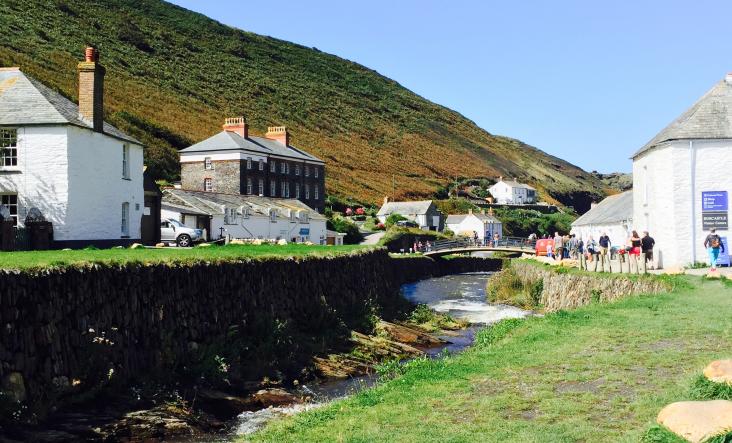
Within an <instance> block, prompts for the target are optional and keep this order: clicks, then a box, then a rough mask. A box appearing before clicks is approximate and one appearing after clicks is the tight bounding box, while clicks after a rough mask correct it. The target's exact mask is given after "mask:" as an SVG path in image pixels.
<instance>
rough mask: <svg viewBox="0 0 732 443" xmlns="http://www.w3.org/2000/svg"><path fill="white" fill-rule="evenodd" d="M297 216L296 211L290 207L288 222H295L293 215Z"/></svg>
mask: <svg viewBox="0 0 732 443" xmlns="http://www.w3.org/2000/svg"><path fill="white" fill-rule="evenodd" d="M296 216H297V213H296V212H295V211H293V210H292V209H290V223H295V217H296Z"/></svg>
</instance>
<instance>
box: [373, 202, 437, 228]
mask: <svg viewBox="0 0 732 443" xmlns="http://www.w3.org/2000/svg"><path fill="white" fill-rule="evenodd" d="M391 214H399V215H401V216H402V217H404V218H406V219H407V220H410V221H413V222H415V223H417V225H419V228H420V229H423V230H430V231H442V229H443V228H444V226H443V224H444V219H443V216H442V212H440V211H439V210H438V209H437V206H435V204H434V202H432V200H422V201H412V202H390V201H389V198H388V197H386V198H384V204H383V205H382V206H381V208H379V212H377V213H376V218H378V219H379V221H380V222H381V223H386V219H387V218H389V216H390V215H391Z"/></svg>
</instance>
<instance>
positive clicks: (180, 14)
mask: <svg viewBox="0 0 732 443" xmlns="http://www.w3.org/2000/svg"><path fill="white" fill-rule="evenodd" d="M0 29H3V30H4V32H1V33H0V66H20V67H21V68H22V69H24V70H25V71H26V72H28V73H29V74H31V75H33V76H35V77H36V78H38V79H39V80H41V81H43V82H44V83H46V84H47V85H49V86H51V87H53V88H56V89H58V90H59V91H61V92H62V93H63V94H65V95H67V96H69V97H71V98H72V99H76V63H77V61H78V60H80V59H81V58H82V54H83V48H84V46H85V45H86V44H94V45H95V46H97V47H98V48H99V50H100V52H101V56H102V58H101V61H102V63H103V64H104V65H105V66H106V67H107V80H106V94H105V105H106V110H107V119H108V120H109V121H110V122H111V123H113V124H115V125H117V126H118V127H120V128H121V129H123V130H125V131H127V132H128V133H130V134H131V135H133V136H135V137H137V138H139V139H140V140H142V141H143V142H145V144H146V145H147V162H148V164H149V166H150V167H151V168H152V169H153V170H154V171H155V172H156V174H157V175H158V176H159V177H164V178H169V179H171V178H175V177H176V176H177V174H178V166H177V155H176V149H180V148H183V147H186V146H187V145H189V144H191V143H193V142H195V141H199V140H201V139H203V138H205V137H208V136H210V135H212V134H214V133H216V132H218V131H219V130H220V128H221V123H222V122H223V119H224V117H226V116H234V115H245V116H246V117H247V120H248V122H249V123H250V125H251V128H252V133H254V134H258V133H259V134H261V133H263V132H264V131H265V130H266V127H267V126H268V125H286V126H288V128H289V129H290V132H291V140H292V143H293V144H294V145H296V146H298V147H301V148H303V149H306V150H308V151H311V152H312V153H314V154H315V155H318V156H320V157H321V158H323V159H324V160H326V161H327V188H328V192H329V193H331V194H338V195H345V196H352V197H355V198H357V199H360V200H363V201H370V202H377V201H380V200H381V199H382V198H383V196H384V195H386V194H392V184H393V180H394V181H395V184H396V188H397V191H396V194H397V195H396V197H418V196H427V195H431V194H432V193H433V192H434V191H435V190H436V189H438V188H440V187H441V186H444V185H445V184H446V183H447V182H448V180H449V178H450V177H455V176H464V177H496V176H498V175H503V176H516V177H518V178H519V179H524V180H527V181H529V182H530V183H533V184H535V185H537V188H538V189H539V191H540V192H542V193H543V194H544V195H545V196H553V197H554V198H556V199H558V200H560V201H561V202H563V203H565V204H575V205H576V206H577V209H578V210H580V211H582V210H583V209H584V208H586V207H588V206H589V204H588V199H589V198H592V197H594V198H597V197H598V196H600V195H602V194H604V188H603V184H602V183H601V182H600V181H599V180H598V179H597V178H595V177H593V176H591V175H590V174H588V173H586V172H584V171H582V170H581V169H579V168H577V167H575V166H573V165H571V164H569V163H567V162H565V161H563V160H561V159H558V158H555V157H552V156H549V155H547V154H545V153H543V152H541V151H539V150H537V149H535V148H533V147H531V146H528V145H525V144H523V143H521V142H520V141H517V140H514V139H510V138H506V137H500V136H494V135H491V134H489V133H488V132H486V131H484V130H483V129H481V128H479V127H478V126H476V125H475V123H473V122H472V121H470V120H468V119H466V118H465V117H463V116H461V115H460V114H458V113H456V112H454V111H451V110H449V109H446V108H444V107H442V106H439V105H437V104H434V103H432V102H429V101H428V100H425V99H424V98H422V97H419V96H418V95H416V94H414V93H413V92H411V91H409V90H407V89H405V88H404V87H402V86H400V85H399V84H398V83H397V82H395V81H393V80H390V79H388V78H386V77H384V76H382V75H379V74H378V73H377V72H375V71H373V70H370V69H368V68H366V67H364V66H361V65H358V64H356V63H353V62H350V61H348V60H344V59H341V58H338V57H336V56H333V55H329V54H325V53H323V52H321V51H319V50H317V49H316V48H306V47H304V46H300V45H297V44H293V43H289V42H285V41H281V40H277V39H274V38H270V37H264V36H260V35H257V34H252V33H249V32H244V31H241V30H238V29H234V28H231V27H228V26H225V25H223V24H221V23H218V22H216V21H214V20H211V19H209V18H207V17H205V16H203V15H201V14H197V13H194V12H191V11H188V10H185V9H183V8H180V7H178V6H175V5H171V4H169V3H165V2H161V1H157V0H106V1H103V2H102V1H92V0H74V1H71V0H55V1H54V0H3V1H2V2H0Z"/></svg>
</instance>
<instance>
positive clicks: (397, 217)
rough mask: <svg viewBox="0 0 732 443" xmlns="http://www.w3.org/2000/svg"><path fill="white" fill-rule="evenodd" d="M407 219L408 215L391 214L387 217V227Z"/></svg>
mask: <svg viewBox="0 0 732 443" xmlns="http://www.w3.org/2000/svg"><path fill="white" fill-rule="evenodd" d="M403 220H407V218H406V217H404V216H402V215H401V214H391V215H389V216H388V217H386V227H387V228H390V227H392V226H394V225H395V224H397V222H400V221H403Z"/></svg>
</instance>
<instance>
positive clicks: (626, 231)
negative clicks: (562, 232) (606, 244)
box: [570, 221, 643, 248]
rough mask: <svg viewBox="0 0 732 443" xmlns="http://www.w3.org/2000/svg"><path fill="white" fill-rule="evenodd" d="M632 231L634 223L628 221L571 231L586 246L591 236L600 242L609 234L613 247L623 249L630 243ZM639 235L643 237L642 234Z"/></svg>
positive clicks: (577, 227) (587, 226)
mask: <svg viewBox="0 0 732 443" xmlns="http://www.w3.org/2000/svg"><path fill="white" fill-rule="evenodd" d="M632 229H633V228H632V221H628V222H618V223H613V224H597V225H582V226H572V230H571V231H570V233H571V234H574V235H575V236H577V237H578V238H581V239H582V241H584V242H585V244H587V241H588V240H589V239H590V236H591V237H592V238H593V239H594V240H595V241H596V242H599V240H600V237H601V236H602V235H603V234H604V233H607V235H608V237H610V242H611V245H612V246H617V247H620V248H622V247H624V246H625V245H626V243H627V242H628V239H629V238H630V234H631V232H632ZM639 234H640V235H643V234H642V233H640V232H639Z"/></svg>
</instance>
